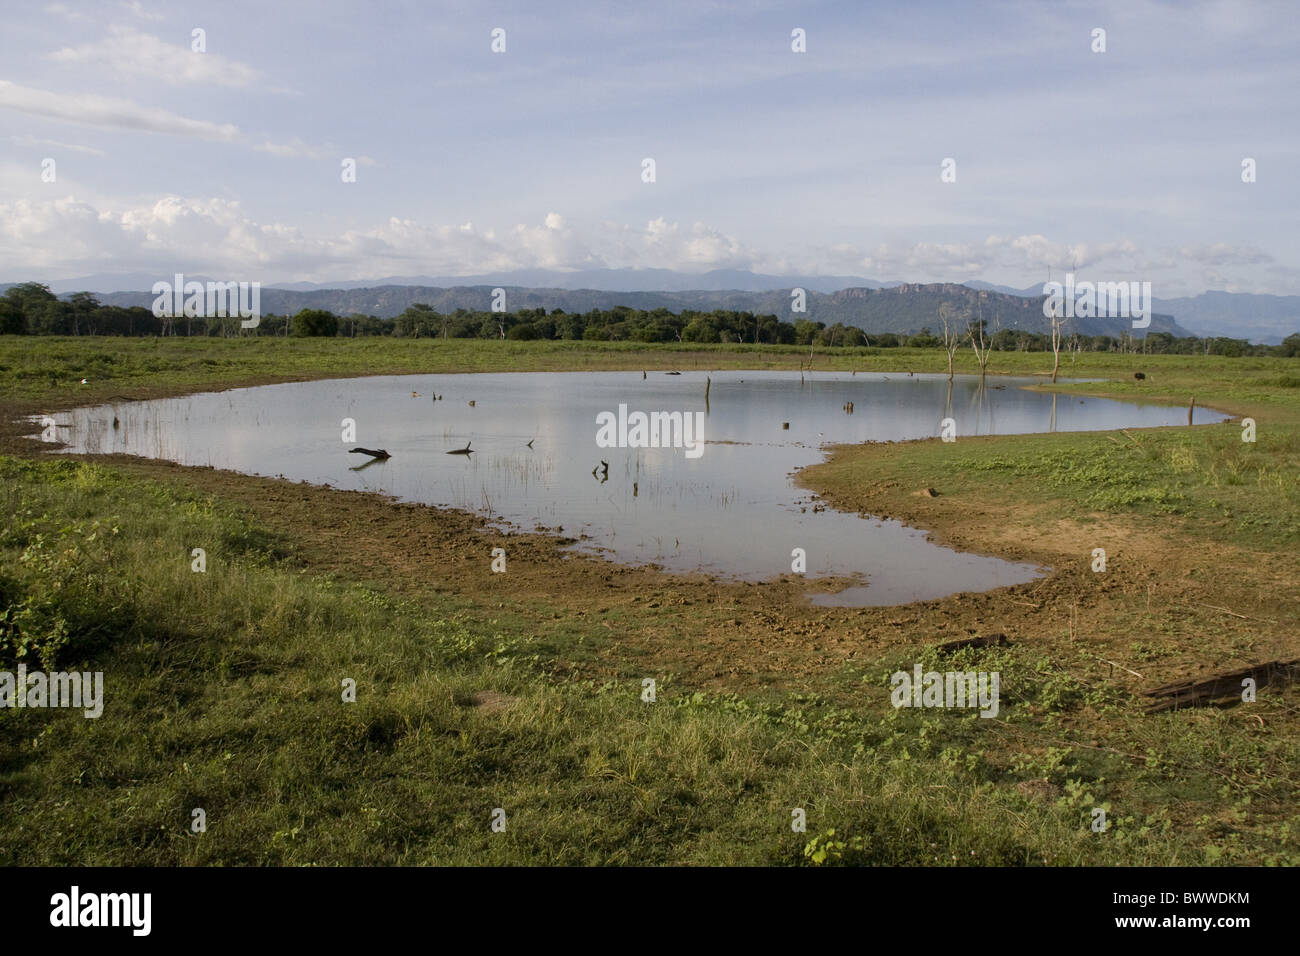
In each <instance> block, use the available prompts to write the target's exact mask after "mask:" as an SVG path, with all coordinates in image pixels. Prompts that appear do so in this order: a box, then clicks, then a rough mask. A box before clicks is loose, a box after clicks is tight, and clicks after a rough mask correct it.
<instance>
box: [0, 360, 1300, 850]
mask: <svg viewBox="0 0 1300 956" xmlns="http://www.w3.org/2000/svg"><path fill="white" fill-rule="evenodd" d="M809 360H810V356H809V353H808V351H807V350H806V349H788V350H787V349H777V348H772V347H762V348H755V347H753V346H744V347H742V346H733V347H724V348H718V347H712V348H685V347H672V348H647V347H644V346H621V345H618V344H613V345H611V344H604V343H602V344H591V343H514V342H500V343H498V342H460V341H455V340H453V341H451V342H437V341H427V340H426V341H414V342H401V341H392V340H382V339H375V340H358V341H346V340H335V341H319V340H292V339H290V340H282V341H280V340H277V341H265V340H263V341H257V340H253V341H245V340H195V341H184V340H175V341H167V340H159V341H157V342H148V341H135V340H112V339H80V340H78V339H59V340H50V339H37V340H25V339H20V338H0V403H3V408H4V411H5V413H6V414H5V416H4V417H5V419H7V420H12V419H13V418H15V417H16V416H18V415H20V414H30V413H32V412H34V411H37V410H42V409H48V408H55V407H61V406H66V405H68V404H72V403H81V402H91V401H98V400H106V399H109V398H112V397H114V396H128V397H147V396H153V395H159V394H168V393H175V392H183V391H190V390H199V389H210V388H222V387H230V386H234V385H244V384H255V383H258V382H267V381H286V380H294V379H300V378H314V377H328V376H343V375H358V374H379V373H398V372H434V371H467V370H503V369H514V370H531V369H596V368H632V369H635V368H643V367H644V368H672V367H677V368H692V367H698V368H724V367H744V368H772V367H780V368H794V367H798V366H799V365H801V364H804V365H806V364H808V362H809ZM944 360H945V356H944V355H943V353H942V352H923V351H915V350H880V351H879V352H873V351H871V350H836V351H834V352H830V353H827V352H825V351H824V350H819V351H818V352H817V353H816V354H814V355H813V356H812V357H811V361H812V365H813V368H814V369H827V368H844V369H848V368H857V369H863V370H866V369H893V370H913V371H918V372H921V371H939V370H941V368H942V363H943V362H944ZM962 361H963V362H964V363H968V364H967V365H966V366H965V370H967V371H969V370H971V369H972V368H973V362H972V361H971V360H970V359H969V358H966V357H963V359H962ZM1049 361H1050V356H1046V357H1045V356H1043V355H1041V354H1029V355H1021V354H1008V355H995V356H994V359H993V366H992V368H991V371H992V372H994V373H1003V372H1016V373H1022V374H1024V373H1030V372H1033V373H1038V372H1042V371H1044V370H1045V369H1046V368H1047V364H1048V362H1049ZM1136 370H1141V371H1144V372H1145V374H1146V376H1147V377H1146V379H1145V380H1144V381H1141V382H1138V381H1135V380H1134V379H1133V377H1132V373H1133V372H1134V371H1136ZM1065 374H1073V375H1076V376H1079V377H1096V378H1099V379H1102V381H1098V382H1092V383H1087V384H1074V385H1065V386H1062V387H1061V388H1060V389H1059V391H1060V393H1061V400H1062V401H1064V400H1067V397H1069V398H1070V399H1071V400H1075V399H1077V397H1078V396H1087V395H1102V394H1112V395H1118V396H1121V397H1135V396H1140V397H1144V398H1148V399H1151V400H1164V401H1170V402H1177V403H1179V404H1183V403H1185V402H1186V401H1187V400H1188V398H1189V397H1190V396H1191V395H1193V394H1194V395H1196V397H1197V401H1198V403H1199V404H1204V405H1212V406H1214V407H1217V408H1221V409H1224V410H1226V411H1228V412H1230V413H1232V414H1234V415H1238V416H1247V415H1248V416H1250V417H1253V418H1254V419H1255V421H1256V423H1257V431H1258V435H1257V441H1256V442H1255V443H1253V444H1246V443H1243V442H1242V441H1241V427H1240V425H1239V424H1238V423H1235V422H1231V423H1225V424H1222V425H1215V426H1204V427H1197V428H1193V429H1176V430H1175V429H1170V430H1154V429H1151V430H1141V431H1133V432H1129V433H1125V434H1120V433H1085V434H1056V435H1037V436H1019V437H1000V438H980V439H959V440H958V441H957V442H956V443H955V444H944V443H941V442H938V441H925V442H908V443H899V444H888V445H874V444H873V445H865V446H854V447H845V448H840V449H836V450H835V451H834V452H833V454H832V455H831V456H830V457H829V459H828V461H827V462H826V463H825V464H823V465H819V466H816V467H814V468H812V469H809V470H808V471H806V472H805V473H804V474H803V475H802V476H801V481H803V482H804V483H805V484H807V485H809V486H810V487H812V488H814V489H816V491H817V492H818V493H820V494H822V495H823V496H825V497H826V498H827V499H828V500H829V501H830V502H832V503H834V504H836V505H838V506H840V507H843V508H845V509H846V510H856V511H862V512H864V513H871V514H888V515H894V516H897V517H900V518H904V519H906V520H909V521H911V522H914V523H917V524H918V525H920V526H922V527H926V528H930V529H933V531H934V533H935V534H936V536H937V537H939V538H941V539H943V540H946V541H950V542H952V543H954V544H957V545H960V546H962V547H966V548H970V549H972V550H978V551H983V552H986V553H997V554H1003V555H1007V556H1014V557H1020V558H1025V559H1033V560H1039V561H1043V562H1045V563H1047V564H1050V565H1051V566H1052V568H1053V569H1054V570H1053V572H1052V573H1051V574H1049V575H1048V576H1047V577H1046V578H1044V579H1042V580H1041V581H1038V582H1034V583H1032V584H1028V585H1024V586H1021V587H1017V588H1009V589H1005V590H1002V591H999V592H994V593H992V594H984V595H958V596H954V597H953V598H949V599H945V600H942V601H932V602H924V603H921V604H916V605H910V606H906V607H896V608H861V609H836V608H814V607H810V606H808V605H806V604H805V603H803V602H802V601H801V600H800V599H799V597H798V595H799V593H800V587H799V585H798V582H773V583H772V584H771V585H764V586H763V587H761V588H754V587H749V586H743V585H736V584H729V583H727V582H715V581H709V580H706V579H700V578H691V577H677V578H673V577H669V576H666V575H661V574H658V573H656V572H653V571H648V570H645V569H624V568H617V567H611V566H609V565H606V564H604V563H603V562H600V561H597V560H594V559H585V558H574V557H570V556H567V555H565V554H562V553H561V552H560V550H559V548H558V546H557V544H556V543H555V542H554V541H553V540H551V539H547V538H545V537H544V536H538V535H509V536H505V535H500V534H498V533H495V532H492V533H488V532H486V531H485V529H484V528H483V527H482V526H481V523H479V522H476V521H474V520H473V519H471V518H469V517H467V516H463V515H458V514H455V513H450V512H442V511H438V510H436V509H429V508H421V507H414V506H404V505H397V504H394V503H390V502H387V501H384V500H382V499H376V498H372V497H368V496H363V495H357V494H354V493H345V492H339V491H334V490H331V489H323V488H307V487H305V486H298V485H290V484H288V483H284V482H275V481H271V480H268V479H254V478H246V477H243V476H236V475H230V474H225V473H220V472H213V471H211V470H209V469H182V468H178V467H174V466H169V465H161V464H156V463H148V462H141V461H134V460H127V459H106V460H74V459H66V458H51V457H48V456H42V455H40V454H39V449H38V448H37V447H35V446H34V445H32V444H30V443H27V442H25V441H24V440H23V439H22V438H21V437H20V433H21V432H22V431H23V430H24V428H23V427H22V426H20V425H15V424H12V423H11V424H9V425H8V426H7V430H6V432H5V434H4V436H3V439H2V441H3V447H2V449H0V450H3V451H4V452H5V454H4V455H3V456H0V487H2V488H3V491H0V495H3V497H4V499H5V501H4V509H5V515H6V522H5V526H4V530H3V534H2V536H0V606H3V608H5V610H4V617H3V619H2V620H0V656H2V658H3V662H2V663H0V667H8V666H10V665H11V664H12V663H13V662H14V661H15V660H17V659H19V658H20V657H21V659H23V660H26V661H28V663H29V666H30V667H36V666H38V664H39V665H42V666H50V667H66V668H70V667H77V668H79V669H90V670H102V671H104V672H105V678H106V683H107V697H108V701H107V705H106V707H105V712H104V716H103V717H101V718H99V719H98V720H86V719H84V718H83V717H81V716H80V715H79V714H74V713H69V712H64V711H56V712H48V711H46V712H42V711H31V710H24V711H15V710H0V801H2V803H0V862H4V863H32V864H38V863H92V864H106V863H121V864H161V865H174V864H175V865H191V864H198V865H204V864H217V863H220V864H288V865H296V864H320V865H336V864H350V863H354V864H369V863H373V864H391V863H401V864H417V863H465V864H488V863H595V864H657V863H678V864H683V863H684V864H710V863H750V864H828V865H829V864H833V863H873V864H919V865H969V864H981V865H989V864H1011V865H1022V864H1023V865H1044V864H1067V865H1068V864H1103V865H1104V864H1168V863H1189V864H1197V863H1214V862H1220V863H1241V864H1295V863H1297V862H1300V843H1298V842H1297V837H1298V836H1300V812H1298V810H1297V793H1296V784H1295V781H1294V767H1295V766H1296V763H1297V757H1300V744H1298V743H1297V741H1298V740H1300V734H1298V733H1297V731H1300V693H1297V690H1296V688H1295V687H1292V686H1286V685H1280V684H1279V685H1276V686H1271V687H1263V688H1261V690H1260V693H1259V698H1258V700H1257V701H1256V702H1255V703H1253V704H1242V705H1239V706H1237V707H1231V708H1196V709H1188V710H1182V711H1176V712H1172V713H1166V714H1158V715H1146V714H1144V713H1143V712H1142V709H1143V703H1144V699H1143V697H1142V695H1141V691H1142V690H1143V689H1146V688H1149V687H1151V686H1154V685H1155V684H1159V683H1164V682H1166V681H1168V680H1173V679H1176V678H1179V677H1184V676H1195V675H1201V674H1209V673H1213V672H1215V671H1219V670H1224V669H1230V668H1232V667H1234V666H1243V665H1245V664H1251V663H1257V662H1260V661H1264V660H1271V659H1276V658H1281V657H1297V656H1300V651H1297V650H1296V648H1297V645H1298V644H1300V639H1298V638H1297V637H1296V621H1297V618H1298V615H1297V613H1296V612H1297V604H1298V600H1297V587H1296V585H1297V582H1298V581H1300V559H1298V558H1297V555H1298V554H1300V547H1297V544H1298V543H1300V541H1298V538H1300V492H1298V490H1297V476H1300V388H1298V387H1297V386H1298V385H1300V363H1297V362H1296V361H1294V360H1280V359H1237V360H1232V359H1223V358H1208V359H1207V358H1201V357H1145V356H1134V355H1123V356H1121V355H1087V354H1085V355H1082V356H1080V357H1079V358H1078V359H1077V361H1076V363H1075V364H1074V366H1073V367H1071V365H1070V364H1069V363H1068V362H1067V364H1066V371H1065ZM82 378H86V379H87V380H88V384H86V385H81V384H80V380H81V379H82ZM28 430H29V429H28ZM925 487H929V488H933V489H936V490H937V491H938V496H937V497H934V498H929V497H917V496H916V495H914V494H913V492H914V491H916V490H917V489H919V488H925ZM497 543H500V544H502V545H504V546H506V547H508V549H509V550H510V554H511V571H510V573H509V574H507V575H504V576H502V575H492V574H490V572H488V569H487V563H486V561H485V560H484V555H485V553H486V550H487V548H489V547H491V546H492V545H494V544H497ZM193 547H204V548H205V549H206V551H207V570H206V572H205V573H203V574H197V573H195V572H193V571H192V570H191V563H190V562H191V559H190V551H191V549H192V548H193ZM1095 547H1104V548H1106V549H1107V552H1108V571H1107V572H1106V573H1105V574H1096V573H1094V572H1092V570H1091V569H1090V562H1091V552H1092V549H1093V548H1095ZM503 578H504V579H505V580H503ZM994 632H997V633H1003V634H1005V635H1007V637H1008V638H1009V643H1008V644H1006V645H1003V646H1000V647H991V648H987V649H984V650H963V651H958V652H956V653H955V654H950V655H942V654H941V653H940V652H939V651H938V650H937V649H936V645H937V644H938V643H940V642H941V641H944V640H951V639H953V638H955V637H964V636H969V635H973V634H989V633H994ZM917 662H919V663H922V664H923V665H925V666H926V667H927V668H929V667H934V668H936V669H940V670H944V669H976V670H985V671H991V670H996V671H999V672H1000V674H1001V686H1002V699H1003V700H1002V709H1001V712H1000V713H999V715H998V717H997V718H996V719H991V720H986V719H981V718H978V717H976V716H974V715H973V714H972V713H969V712H952V711H913V710H909V709H903V710H895V709H894V708H892V707H891V706H890V705H889V681H888V675H889V674H890V673H891V672H893V671H895V670H900V669H901V670H910V669H911V667H912V665H913V664H914V663H917ZM647 677H650V678H654V679H655V680H656V682H657V688H656V700H655V702H654V703H648V702H645V701H643V700H642V699H641V698H642V680H643V679H644V678H647ZM344 679H351V680H354V681H355V682H356V687H357V700H356V703H344V702H343V701H342V699H341V686H342V682H343V680H344ZM497 807H500V808H503V809H504V810H505V812H506V815H507V821H508V822H507V827H506V830H505V832H503V833H496V832H493V831H492V830H491V828H490V826H489V823H490V818H491V813H492V811H493V809H494V808H497ZM195 808H203V809H204V810H205V811H206V814H207V820H208V829H207V832H205V833H202V834H197V833H194V832H192V831H191V829H190V823H191V813H192V811H193V810H194V809H195ZM794 808H803V809H805V810H806V812H807V820H808V826H807V832H805V833H800V832H795V831H793V830H792V829H791V826H790V823H791V819H792V817H791V811H792V810H793V809H794ZM1095 808H1103V809H1105V810H1106V812H1107V817H1108V821H1109V823H1110V826H1109V828H1108V829H1107V831H1106V832H1105V833H1096V832H1093V831H1092V830H1091V829H1090V826H1089V824H1090V823H1091V821H1092V814H1093V811H1094V809H1095ZM832 830H833V831H834V833H833V834H830V833H829V831H832Z"/></svg>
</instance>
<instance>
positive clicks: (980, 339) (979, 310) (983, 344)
mask: <svg viewBox="0 0 1300 956" xmlns="http://www.w3.org/2000/svg"><path fill="white" fill-rule="evenodd" d="M975 309H976V314H977V316H978V317H977V318H976V320H975V321H974V322H972V323H971V324H970V325H969V326H968V327H967V329H966V335H967V337H968V338H969V340H970V347H971V348H972V349H973V350H974V351H975V361H976V362H978V363H979V366H980V382H981V383H983V381H984V375H985V373H986V372H987V371H988V367H989V353H990V352H991V351H992V349H993V342H992V339H993V336H994V335H995V334H996V333H997V330H998V317H997V313H996V312H995V313H994V314H993V329H992V331H989V329H987V328H986V324H987V323H986V322H985V321H984V307H983V305H982V304H981V303H980V297H979V294H978V293H976V298H975Z"/></svg>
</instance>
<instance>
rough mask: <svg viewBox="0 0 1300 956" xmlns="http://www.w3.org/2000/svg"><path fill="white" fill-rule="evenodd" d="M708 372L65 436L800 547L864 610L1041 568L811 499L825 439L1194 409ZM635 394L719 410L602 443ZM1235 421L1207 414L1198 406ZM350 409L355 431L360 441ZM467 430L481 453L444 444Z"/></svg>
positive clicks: (149, 419) (501, 513) (1079, 423)
mask: <svg viewBox="0 0 1300 956" xmlns="http://www.w3.org/2000/svg"><path fill="white" fill-rule="evenodd" d="M710 375H711V377H712V385H711V387H710V393H709V402H708V407H707V412H706V405H705V373H703V372H683V373H682V374H681V375H667V374H665V373H663V372H652V373H650V374H649V376H648V378H646V379H645V380H642V378H641V373H640V372H564V373H550V372H528V373H500V374H496V373H493V374H465V375H408V376H382V377H372V378H353V379H336V380H330V381H320V382H301V383H293V384H287V385H268V386H262V387H258V388H248V389H236V390H232V391H227V392H217V393H206V394H200V395H191V396H187V397H184V398H175V399H161V400H157V401H148V402H131V403H123V404H119V405H111V406H110V405H106V406H100V407H97V408H91V409H78V410H75V411H73V412H70V413H65V414H60V415H55V416H53V417H54V419H55V421H57V422H58V423H59V424H60V425H61V426H62V425H69V426H70V427H68V428H64V427H59V428H57V429H56V430H55V431H56V432H57V436H58V440H60V441H64V442H67V443H68V444H69V446H70V447H69V450H70V451H73V452H82V453H109V452H115V453H125V454H132V455H142V456H146V457H150V458H161V459H168V460H171V461H176V462H179V463H181V464H186V465H211V466H213V467H216V468H225V469H231V470H234V471H239V472H244V473H247V474H256V475H269V476H283V477H285V478H291V479H295V480H301V481H308V482H312V483H314V484H329V485H331V486H333V487H335V488H347V489H359V490H365V491H374V492H382V493H384V494H388V495H392V496H394V497H396V498H399V499H402V500H405V501H416V502H423V503H426V504H433V505H442V506H450V507H455V508H462V509H465V510H469V511H475V512H478V513H480V514H486V515H489V516H491V517H492V518H493V519H494V520H498V521H501V522H503V523H508V524H511V525H515V526H518V527H521V528H524V529H527V530H532V529H534V528H538V527H541V528H545V529H547V530H550V531H554V532H556V533H562V534H564V535H565V536H568V537H574V538H582V541H581V542H580V543H579V544H578V545H576V547H579V548H583V549H587V550H599V551H601V552H602V553H604V554H606V555H608V556H609V557H611V558H613V559H615V560H618V561H623V562H628V563H636V564H644V563H653V564H658V565H661V566H663V567H664V568H666V569H668V570H673V571H704V572H707V573H712V574H717V575H719V576H725V577H731V578H742V579H748V580H764V579H770V578H773V577H777V576H779V575H782V574H787V573H789V572H790V571H791V562H792V556H791V552H792V551H793V549H795V548H802V549H804V550H805V551H806V553H807V572H806V573H807V576H808V577H810V578H812V577H823V576H837V577H839V576H852V577H854V578H856V579H858V580H859V584H858V585H857V586H854V587H850V588H847V589H845V590H841V591H840V592H839V593H837V594H832V595H824V594H823V595H816V596H814V601H816V602H817V603H835V604H849V605H858V606H865V605H881V604H898V603H905V602H908V601H915V600H925V599H930V598H936V597H942V596H944V595H948V594H953V593H956V592H959V591H980V590H988V589H990V588H995V587H1000V586H1004V585H1008V584H1016V583H1021V582H1024V581H1028V580H1032V579H1033V578H1034V577H1036V576H1038V575H1039V574H1040V573H1041V571H1040V569H1037V568H1035V567H1034V566H1032V565H1027V564H1018V563H1013V562H1008V561H1003V560H1000V559H998V558H992V557H986V556H981V555H972V554H962V553H958V552H955V551H952V550H950V549H948V548H943V547H940V546H938V545H935V544H934V543H932V542H930V541H928V540H927V538H926V535H925V533H924V532H922V531H918V530H915V529H912V528H907V527H905V526H903V525H901V524H899V523H897V522H894V521H880V520H876V519H863V518H860V517H859V516H857V515H855V514H844V513H842V512H837V511H834V510H831V509H826V510H824V511H815V510H814V502H813V501H811V500H809V499H810V496H809V494H808V493H807V492H805V491H802V490H800V489H798V488H796V487H794V485H793V482H792V480H791V475H792V473H793V472H795V471H796V470H798V469H799V468H802V467H804V466H806V465H809V464H812V463H814V462H817V461H820V460H822V459H823V457H824V455H823V451H822V450H821V447H820V446H821V445H822V444H824V443H835V442H864V441H893V440H900V439H913V438H926V437H934V436H938V435H939V434H940V429H941V421H942V419H944V418H945V417H951V418H953V419H954V421H955V423H956V434H957V440H958V441H960V440H961V439H962V438H963V437H968V436H972V435H988V434H1013V433H1026V432H1043V431H1050V430H1058V431H1087V430H1097V429H1115V428H1129V427H1149V426H1155V425H1182V424H1186V421H1187V412H1186V410H1185V409H1182V408H1171V407H1168V406H1157V405H1139V404H1135V403H1131V402H1117V401H1110V400H1106V399H1097V398H1085V399H1080V398H1078V397H1069V396H1060V397H1056V396H1052V395H1048V394H1043V393H1039V392H1031V391H1026V390H1024V389H1022V388H1020V387H1019V386H1021V385H1025V384H1030V383H1032V382H1034V381H1036V380H1032V379H1007V378H999V379H997V380H996V381H992V380H991V384H990V386H989V387H988V388H985V389H980V388H979V387H978V386H979V379H978V377H975V376H958V377H957V378H956V380H955V381H954V382H953V384H952V388H951V393H949V383H948V381H947V377H946V376H943V375H915V376H908V375H907V374H906V373H903V374H895V373H889V374H883V375H882V374H861V375H856V376H853V375H850V374H849V373H848V372H844V373H837V374H828V373H817V374H815V375H807V376H805V381H804V383H803V384H801V383H800V376H799V373H797V372H795V373H790V372H753V371H749V372H743V371H732V372H712V373H710ZM413 392H414V393H416V394H412V393H413ZM435 394H436V395H439V396H440V397H441V400H440V401H435V400H434V398H433V396H434V395H435ZM417 396H418V397H417ZM471 401H473V402H474V405H473V406H471V405H470V404H469V402H471ZM846 402H853V412H852V414H850V413H847V412H846V411H845V409H844V405H845V403H846ZM620 404H625V405H627V406H628V410H629V411H637V410H640V411H643V412H647V413H649V412H673V411H678V412H696V411H698V412H701V413H706V414H705V415H704V417H703V421H704V431H703V435H704V441H705V444H704V445H703V448H702V453H701V454H700V455H699V457H697V458H692V457H689V456H688V453H687V451H688V450H687V449H683V448H626V447H621V448H602V447H598V445H597V442H596V437H597V415H598V414H599V413H601V412H611V413H617V412H618V408H619V405H620ZM115 416H116V417H117V419H118V420H119V427H118V428H116V429H114V428H113V427H112V421H113V419H114V417H115ZM1226 417H1227V416H1225V415H1222V414H1221V413H1219V412H1215V411H1213V410H1210V409H1203V408H1198V409H1196V412H1195V419H1194V420H1195V422H1196V423H1197V424H1202V423H1207V422H1216V421H1222V420H1223V419H1225V418H1226ZM348 418H350V419H354V420H355V422H356V437H355V441H348V442H345V441H343V440H342V431H343V425H342V423H343V420H344V419H348ZM784 422H788V423H789V428H788V430H787V429H784V428H783V427H782V423H784ZM530 440H531V441H532V447H531V448H530V447H529V446H528V444H527V443H528V442H529V441H530ZM467 442H468V443H470V445H471V449H472V451H473V454H471V455H448V454H446V452H448V451H450V450H452V449H455V448H462V447H464V446H465V445H466V443H467ZM358 445H360V446H364V447H367V448H382V449H386V450H387V451H388V452H389V453H390V454H391V455H392V458H391V459H389V460H386V461H383V460H380V461H375V462H373V463H370V464H366V462H367V458H366V457H365V456H363V455H356V454H349V453H348V449H349V448H352V447H355V446H358ZM602 460H603V461H605V462H607V463H608V466H609V467H608V474H607V476H606V475H604V474H603V473H602V472H601V471H600V470H599V468H600V463H601V461H602ZM593 468H595V469H597V473H596V474H595V475H593V474H592V470H593Z"/></svg>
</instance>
